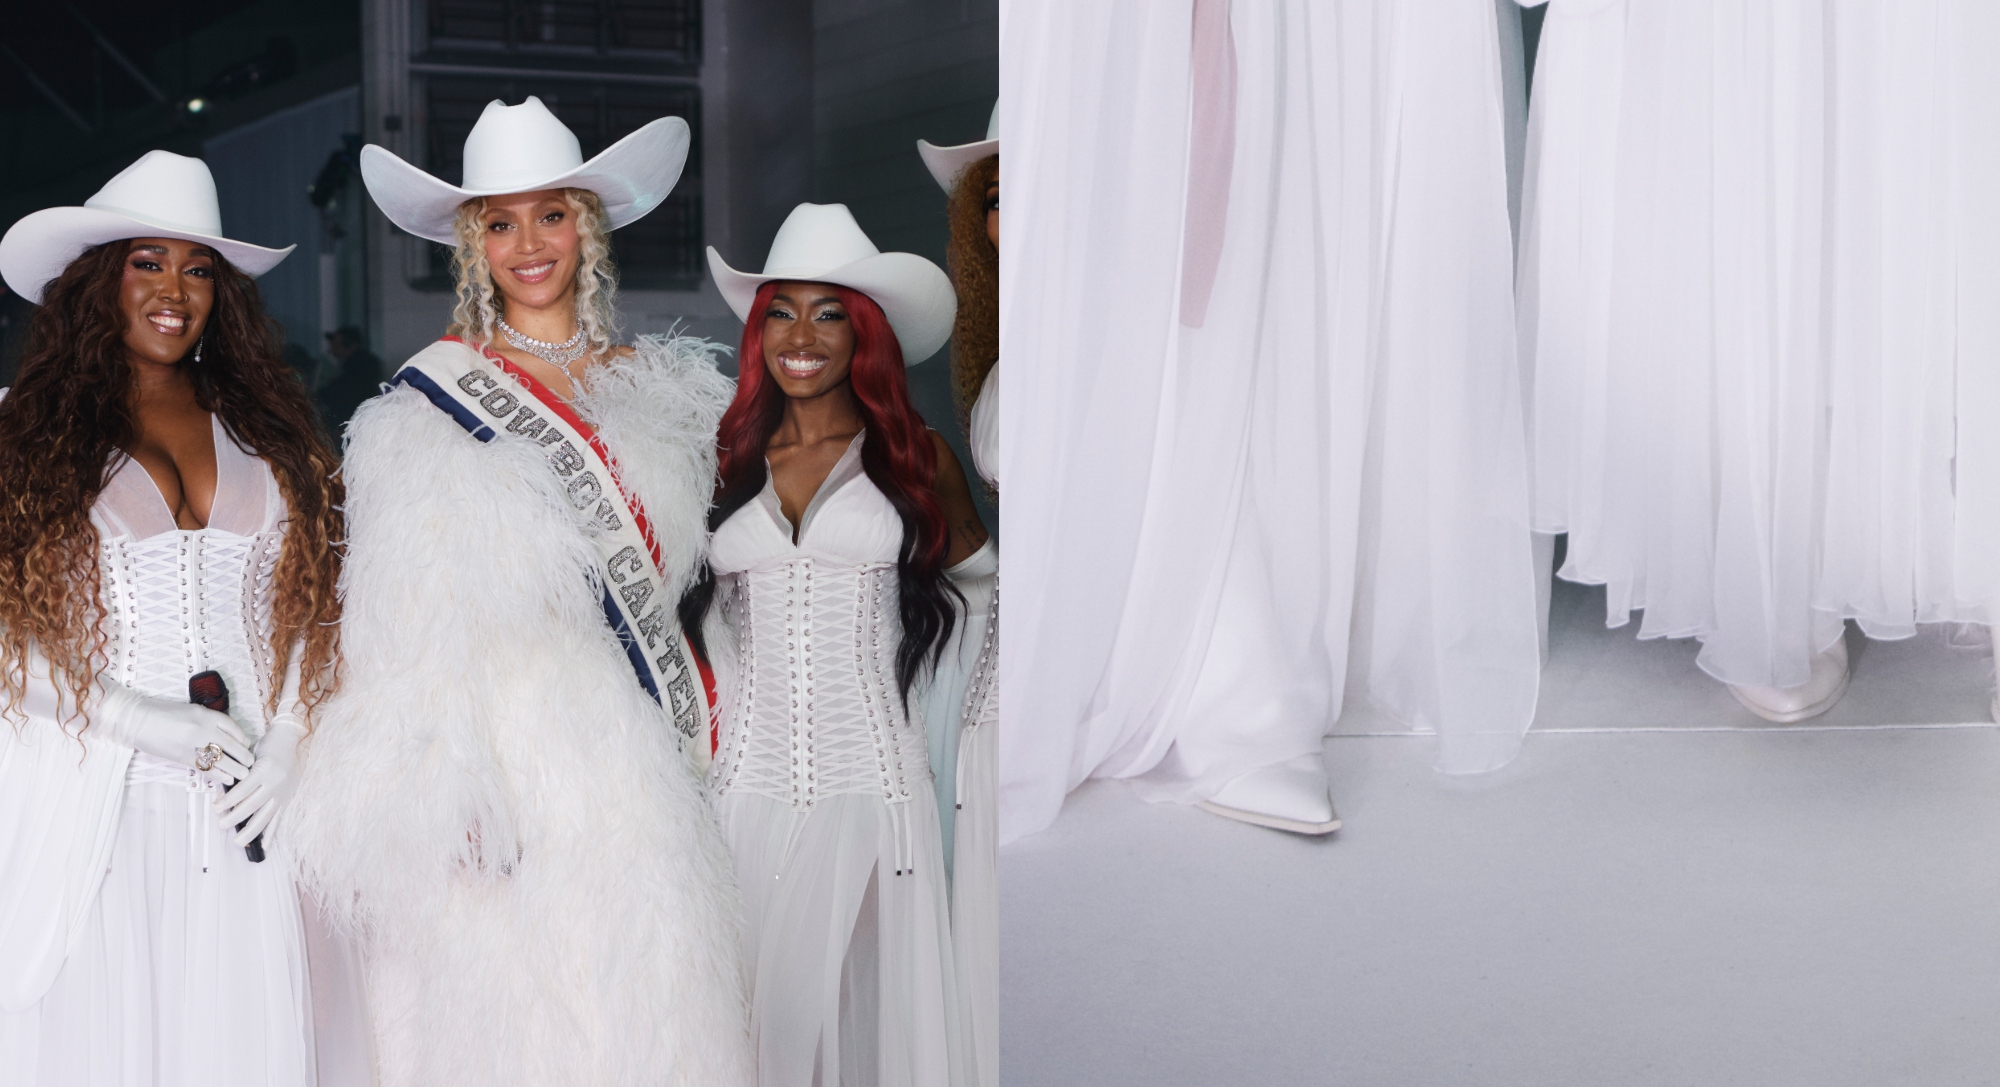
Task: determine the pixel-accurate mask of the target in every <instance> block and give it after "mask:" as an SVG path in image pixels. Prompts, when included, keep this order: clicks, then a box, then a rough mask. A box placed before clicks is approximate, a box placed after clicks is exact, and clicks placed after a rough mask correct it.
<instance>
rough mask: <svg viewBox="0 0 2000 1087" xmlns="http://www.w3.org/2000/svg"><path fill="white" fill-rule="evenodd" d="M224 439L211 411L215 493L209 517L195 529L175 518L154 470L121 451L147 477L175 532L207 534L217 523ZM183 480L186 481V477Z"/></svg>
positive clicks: (126, 451)
mask: <svg viewBox="0 0 2000 1087" xmlns="http://www.w3.org/2000/svg"><path fill="white" fill-rule="evenodd" d="M222 439H223V432H222V420H220V419H218V418H216V415H215V413H214V412H212V411H211V412H209V413H208V442H209V446H208V455H209V456H210V457H211V458H212V459H213V460H214V461H215V493H214V494H212V495H209V496H208V516H206V517H203V518H202V519H201V524H200V525H198V526H196V527H194V528H182V527H181V519H180V518H178V517H176V516H174V508H173V506H171V505H169V504H168V503H167V492H166V491H164V490H162V489H161V487H160V481H159V480H157V479H154V478H153V473H152V470H151V469H149V468H147V467H146V465H145V464H144V462H142V461H140V460H139V458H138V457H135V456H133V455H132V454H131V452H130V451H129V450H124V449H121V450H119V452H120V453H121V454H123V455H124V457H125V459H126V460H128V461H131V462H132V466H133V467H134V468H137V469H138V470H139V474H140V475H142V476H145V477H146V486H147V487H149V488H151V490H152V492H153V500H154V501H156V502H158V503H159V504H160V509H162V510H164V511H166V515H167V523H168V524H171V525H173V526H174V531H175V532H207V531H208V529H209V526H210V525H213V524H214V523H215V511H216V510H217V509H219V508H221V506H222ZM182 478H183V480H185V478H186V477H185V476H183V477H182ZM181 491H182V493H183V494H185V493H186V491H187V487H186V485H185V483H183V485H182V487H181ZM188 513H189V514H190V515H192V514H193V513H194V507H193V505H189V506H188Z"/></svg>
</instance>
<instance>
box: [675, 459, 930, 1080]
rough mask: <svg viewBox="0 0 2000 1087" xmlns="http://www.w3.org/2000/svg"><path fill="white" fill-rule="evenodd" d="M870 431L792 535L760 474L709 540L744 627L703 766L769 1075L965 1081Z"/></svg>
mask: <svg viewBox="0 0 2000 1087" xmlns="http://www.w3.org/2000/svg"><path fill="white" fill-rule="evenodd" d="M862 440H863V439H862V437H861V436H857V437H856V438H855V440H854V443H853V444H852V445H851V446H849V448H848V450H847V452H846V454H845V455H844V456H842V458H841V459H840V461H839V463H838V464H837V465H836V466H835V467H834V469H833V471H832V472H831V473H830V474H829V475H828V476H827V479H826V482H825V483H823V484H821V486H820V489H819V493H818V494H816V495H815V496H814V497H813V500H812V502H811V503H810V504H809V505H808V506H807V507H806V510H805V513H804V515H803V517H802V518H801V521H802V524H801V526H800V531H799V534H798V540H799V542H798V543H796V544H795V543H793V542H792V529H791V526H790V524H789V523H788V522H787V520H786V518H785V516H784V514H783V513H782V512H781V511H780V508H779V504H778V498H777V493H776V491H775V490H774V489H773V487H772V486H771V485H770V484H768V483H767V484H766V485H765V488H764V490H763V492H762V493H760V494H759V495H758V496H757V498H756V499H754V500H752V501H751V502H750V503H748V504H747V505H745V506H744V507H743V508H742V509H739V510H737V511H736V513H735V514H733V515H732V516H731V517H730V518H729V519H728V520H727V521H725V522H723V524H722V526H721V527H720V528H719V529H717V530H716V533H715V539H714V543H713V545H712V549H711V551H710V560H709V561H710V563H711V565H712V567H713V569H714V571H715V575H716V578H717V581H718V583H719V584H718V601H719V606H720V607H721V609H722V616H723V619H724V621H725V623H726V624H727V626H728V627H729V629H730V630H731V631H732V632H733V633H734V635H735V640H736V646H735V653H734V659H733V662H731V661H724V662H723V663H724V668H723V671H724V679H723V682H724V688H725V693H724V701H723V710H722V719H721V730H720V736H719V742H718V749H717V752H716V756H715V761H714V764H713V765H712V767H711V769H710V782H711V785H712V786H713V788H714V791H715V794H716V799H717V805H718V808H719V810H720V812H721V816H722V824H723V833H724V836H725V837H726V838H727V840H728V842H729V847H730V850H731V852H732V853H733V854H734V856H735V859H736V868H737V878H738V881H739V883H740V885H741V888H742V894H743V907H744V914H745V925H744V958H745V960H746V962H747V963H748V966H749V969H750V971H751V974H752V983H751V1029H752V1032H753V1033H754V1035H755V1040H756V1046H757V1055H758V1080H759V1082H760V1083H761V1084H763V1085H764V1087H808V1085H811V1084H814V1083H815V1082H817V1083H820V1084H825V1085H829V1087H830V1085H831V1084H834V1083H836V1082H838V1083H840V1084H852V1085H863V1084H867V1085H876V1084H879V1085H881V1087H931V1085H942V1084H958V1083H964V1082H966V1078H965V1073H964V1072H963V1071H962V1070H961V1069H962V1066H963V1064H964V1062H965V1061H966V1056H965V1052H964V1046H963V1042H962V1039H961V1034H962V1027H961V1025H960V1024H961V1018H960V1010H959V1000H958V993H957V986H956V979H955V977H954V974H953V968H952V947H951V932H950V922H949V907H948V906H947V903H946V890H945V873H944V855H943V844H942V841H941V839H940V831H939V825H938V813H937V800H936V796H935V794H934V792H933V791H932V782H931V770H930V762H929V748H928V744H927V742H926V739H925V733H924V727H923V722H922V721H921V720H915V719H913V718H912V714H911V713H910V712H909V710H907V709H906V708H905V706H904V703H903V699H902V697H901V695H900V694H899V693H898V691H897V685H896V668H895V647H896V645H897V644H898V642H899V640H900V638H901V629H900V623H899V620H898V612H897V609H896V556H897V553H898V550H899V548H900V546H901V542H902V532H903V529H902V522H901V519H900V518H899V517H898V516H897V513H896V511H895V508H894V507H893V506H891V505H890V504H889V501H888V499H887V498H885V497H884V496H883V495H882V493H881V492H880V491H879V490H877V489H876V488H875V485H874V484H873V483H872V482H871V481H870V480H869V479H868V476H867V474H866V473H865V472H864V471H863V470H862V466H861V456H860V454H861V443H862ZM715 655H716V656H717V657H724V656H725V647H720V646H718V647H715ZM732 665H733V666H732ZM910 704H911V706H912V707H914V706H915V704H916V699H915V698H912V699H911V700H910Z"/></svg>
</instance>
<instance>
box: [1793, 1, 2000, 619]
mask: <svg viewBox="0 0 2000 1087" xmlns="http://www.w3.org/2000/svg"><path fill="white" fill-rule="evenodd" d="M1827 39H1828V49H1829V51H1830V58H1829V60H1828V62H1827V63H1828V66H1829V68H1830V70H1831V71H1833V72H1834V73H1836V75H1837V78H1835V79H1832V80H1830V81H1829V82H1828V88H1829V92H1830V94H1831V95H1832V97H1831V99H1830V101H1829V102H1828V103H1827V108H1826V113H1827V117H1828V120H1829V125H1828V136H1827V140H1826V145H1827V153H1828V172H1829V175H1830V177H1829V184H1828V193H1827V202H1828V208H1827V215H1826V221H1827V223H1828V232H1827V239H1826V246H1825V253H1826V266H1827V268H1828V272H1829V274H1828V277H1827V279H1828V284H1829V291H1828V296H1827V300H1826V324H1827V328H1828V335H1827V338H1826V352H1827V360H1826V361H1827V388H1826V394H1825V395H1826V403H1827V406H1828V411H1829V416H1828V430H1829V440H1828V443H1827V466H1826V513H1825V521H1824V524H1825V536H1824V539H1823V543H1822V549H1823V555H1824V559H1823V564H1822V568H1821V580H1820V582H1819V585H1818V586H1817V591H1816V596H1815V602H1816V603H1817V604H1818V606H1819V607H1821V608H1822V609H1825V610H1828V611H1832V612H1835V613H1837V614H1841V615H1845V616H1849V617H1852V618H1855V619H1857V620H1859V621H1860V625H1861V628H1862V629H1863V630H1864V631H1865V632H1867V633H1868V635H1869V636H1871V637H1876V638H1901V637H1908V636H1910V635H1911V634H1914V633H1915V632H1916V624H1918V623H1926V622H1946V621H1952V622H1979V623H1990V622H1992V620H1993V616H1994V614H1995V610H1994V604H1995V603H1996V596H2000V546H1996V544H2000V440H1996V438H1995V434H1994V430H1995V428H1994V426H1993V421H1994V420H1996V419H2000V335H1996V332H2000V320H1996V318H1995V309H1996V307H1995V300H1996V299H2000V274H1997V273H2000V215H1996V213H1995V211H1994V210H1993V204H1994V194H1995V193H2000V142H1996V139H1995V133H1996V132H2000V78H1996V75H1995V69H1996V67H2000V66H1996V64H1995V58H1996V57H2000V6H1996V5H1994V4H1991V3H1988V2H1985V0H1914V2H1908V0H1860V2H1853V3H1845V4H1841V5H1838V6H1836V7H1834V8H1832V9H1831V11H1830V12H1829V15H1828V34H1827Z"/></svg>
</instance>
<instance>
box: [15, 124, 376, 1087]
mask: <svg viewBox="0 0 2000 1087" xmlns="http://www.w3.org/2000/svg"><path fill="white" fill-rule="evenodd" d="M221 233H222V227H221V219H220V216H219V214H218V209H217V207H216V199H215V185H214V181H213V180H212V179H211V178H210V176H209V173H208V168H207V167H206V166H205V165H203V164H202V162H201V161H200V160H198V159H190V158H183V157H181V156H179V155H174V154H169V153H167V152H164V151H154V152H151V153H149V154H148V155H146V156H145V157H144V158H142V159H140V160H139V161H138V162H137V163H135V164H134V165H132V166H131V167H129V168H128V169H126V170H125V171H124V172H123V173H120V174H119V175H118V176H117V177H115V178H113V179H112V180H111V181H110V182H109V183H108V184H106V185H105V187H104V188H103V189H102V190H100V191H99V192H98V193H97V194H96V195H95V196H93V197H91V199H90V200H89V201H88V202H86V204H85V205H84V206H83V207H81V208H53V209H49V210H47V211H41V212H36V213H35V214H33V215H30V216H27V217H26V218H24V219H22V220H21V221H20V222H18V223H16V224H15V225H14V227H13V228H12V229H11V230H9V231H8V232H7V235H6V238H5V239H4V240H0V273H4V275H5V277H6V281H7V284H8V286H10V287H11V288H12V289H13V290H14V291H16V292H17V293H19V294H21V295H22V296H23V297H26V298H28V299H30V300H31V301H34V302H36V303H38V304H39V305H40V307H41V308H40V309H38V310H37V311H36V312H35V315H34V317H33V320H32V323H31V325H30V330H29V340H28V345H27V348H26V351H25V353H24V354H23V357H22V363H21V368H20V374H19V377H18V378H17V379H16V381H15V384H14V386H13V388H12V389H11V390H8V391H6V395H5V397H4V399H0V509H5V510H7V511H9V513H8V515H7V516H5V517H0V710H4V713H0V717H4V719H5V724H4V725H0V1054H4V1058H3V1059H4V1062H5V1068H4V1071H0V1078H4V1079H5V1080H6V1082H8V1083H18V1084H24V1085H26V1084H34V1085H47V1087H93V1085H103V1087H113V1085H116V1087H125V1085H128V1084H135V1083H145V1084H158V1085H162V1087H264V1085H268V1084H288V1085H294V1084H311V1083H313V1082H314V1081H315V1052H314V1037H313V1032H312V1028H311V1015H312V1007H311V1002H310V1001H309V999H308V995H307V994H308V983H309V977H308V973H307V963H306V943H305V936H304V930H303V927H302V922H301V915H300V907H299V896H298V894H297V891H296V890H295V888H294V885H293V883H292V880H291V877H290V874H289V872H288V870H287V866H286V865H285V864H284V863H282V861H280V860H276V859H274V860H273V861H271V862H267V863H255V862H254V861H255V860H256V859H257V858H260V857H261V856H262V847H263V844H264V842H263V841H262V840H260V839H262V838H264V837H267V834H266V832H267V831H270V830H272V829H273V828H274V826H276V825H282V824H274V823H273V819H274V818H276V817H277V816H278V815H279V814H280V812H281V811H282V810H283V809H284V808H285V805H286V801H287V798H288V797H289V796H290V794H291V792H292V790H293V788H294V782H295V773H294V767H295V765H296V760H297V750H298V747H299V743H300V740H301V739H302V738H303V737H304V736H305V734H306V732H307V730H308V727H309V722H316V721H317V719H318V718H320V717H321V716H322V714H321V713H320V712H319V710H320V708H321V707H322V705H323V700H324V699H325V698H326V697H327V695H328V694H329V693H330V692H331V690H332V689H333V686H334V682H335V675H336V662H337V654H338V645H337V642H336V637H337V632H338V629H339V628H338V626H337V623H338V620H339V618H340V611H339V604H338V601H337V599H336V597H335V593H334V585H335V581H336V578H337V575H338V569H339V562H340V560H339V551H338V544H339V541H340V538H341V533H342V530H341V514H340V507H341V490H340V483H339V480H338V478H337V477H336V476H335V474H334V472H335V460H334V457H333V454H332V452H331V450H329V449H328V448H327V446H326V444H325V442H324V440H323V439H322V438H321V437H320V435H321V433H322V432H321V430H320V427H319V424H318V419H317V417H316V415H315V413H314V411H313V408H312V402H311V400H310V399H309V396H308V394H307V392H306V390H305V388H304V387H303V386H301V385H300V384H299V383H298V381H297V379H296V378H295V377H294V375H293V373H292V371H291V369H290V367H288V366H287V365H286V364H285V362H284V360H283V358H282V357H281V355H280V354H279V343H278V340H277V337H276V335H275V329H274V328H273V326H272V325H271V324H270V322H269V320H268V319H267V318H266V317H265V316H264V314H263V312H262V310H261V308H260V306H259V303H258V299H257V292H256V288H255V286H254V285H253V284H252V283H251V282H250V277H251V276H255V275H259V274H262V273H263V272H266V271H268V270H270V268H272V267H273V266H274V265H276V264H277V263H278V262H279V261H280V260H281V259H283V258H284V256H285V254H286V253H288V252H290V249H289V248H287V249H283V250H273V249H264V248H261V247H258V246H254V245H248V244H245V243H242V242H236V241H231V240H228V239H226V238H223V237H222V236H221ZM206 671H213V672H216V673H219V674H220V676H221V679H222V681H223V683H224V684H225V685H226V688H227V693H228V694H229V696H230V697H229V702H228V708H227V712H226V713H224V712H217V711H216V710H213V709H208V708H204V706H202V705H196V704H193V703H192V702H190V680H191V679H192V678H193V677H194V676H195V675H196V674H197V673H201V672H206ZM232 786H233V787H232ZM225 788H227V792H226V793H225V792H224V789H225ZM252 846H254V847H255V850H256V852H255V856H253V855H252V853H251V852H250V851H249V850H248V848H247V847H252Z"/></svg>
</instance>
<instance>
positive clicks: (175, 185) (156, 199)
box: [83, 151, 222, 237]
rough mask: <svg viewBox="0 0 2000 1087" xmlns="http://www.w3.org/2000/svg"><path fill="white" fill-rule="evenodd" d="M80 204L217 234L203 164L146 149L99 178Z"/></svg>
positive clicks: (217, 212) (218, 223)
mask: <svg viewBox="0 0 2000 1087" xmlns="http://www.w3.org/2000/svg"><path fill="white" fill-rule="evenodd" d="M83 206H84V207H87V208H90V209H92V210H94V211H108V212H111V213H112V214H114V215H123V216H125V217H126V218H129V219H137V220H139V221H140V222H142V223H149V224H151V225H153V226H156V227H159V228H161V229H162V230H172V231H178V232H181V233H185V234H205V235H209V236H212V237H221V235H222V206H221V202H220V201H219V200H217V199H216V195H215V178H214V176H213V175H211V174H210V173H209V172H208V164H207V163H205V162H203V161H201V160H200V159H197V158H188V157H185V156H182V155H176V154H173V153H172V152H168V151H149V152H147V153H146V154H145V155H144V156H142V157H141V158H140V159H139V161H137V162H135V163H133V164H132V165H130V166H127V167H126V168H125V169H123V170H120V171H119V172H118V176H116V177H114V178H112V179H111V180H110V181H107V182H105V183H104V187H103V188H101V189H99V190H97V192H96V193H94V194H92V195H91V197H90V199H88V200H85V201H84V202H83Z"/></svg>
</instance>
